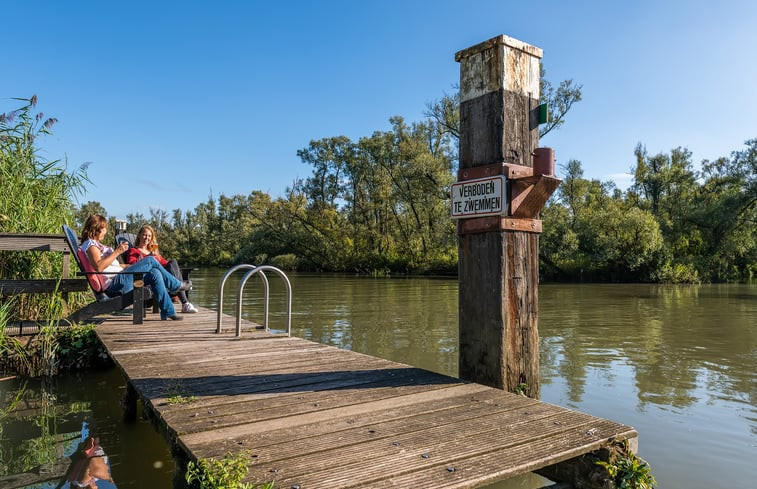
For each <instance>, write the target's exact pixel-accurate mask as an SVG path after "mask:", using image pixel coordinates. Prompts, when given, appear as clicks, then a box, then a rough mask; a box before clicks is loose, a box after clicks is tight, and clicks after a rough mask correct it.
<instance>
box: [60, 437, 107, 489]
mask: <svg viewBox="0 0 757 489" xmlns="http://www.w3.org/2000/svg"><path fill="white" fill-rule="evenodd" d="M81 439H82V441H81V443H79V446H77V447H76V451H74V453H73V454H71V455H70V456H69V458H70V459H71V463H70V465H69V466H68V470H66V474H65V475H64V476H63V477H62V478H61V480H60V482H59V483H58V485H57V486H55V489H76V488H82V487H83V488H87V489H115V488H116V485H115V484H114V483H113V477H112V476H111V473H110V463H109V462H108V456H107V455H105V450H103V448H102V447H101V446H100V438H98V437H95V436H91V435H90V434H89V429H88V428H87V425H86V423H84V426H83V427H82V434H81Z"/></svg>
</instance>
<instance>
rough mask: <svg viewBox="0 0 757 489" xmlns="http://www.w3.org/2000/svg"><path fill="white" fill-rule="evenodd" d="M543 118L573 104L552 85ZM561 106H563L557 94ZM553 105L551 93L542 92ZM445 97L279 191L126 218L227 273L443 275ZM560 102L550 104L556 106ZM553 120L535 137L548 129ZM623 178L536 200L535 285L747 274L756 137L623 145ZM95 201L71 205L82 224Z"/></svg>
mask: <svg viewBox="0 0 757 489" xmlns="http://www.w3.org/2000/svg"><path fill="white" fill-rule="evenodd" d="M560 88H562V92H561V94H560V95H558V91H557V90H553V91H552V92H551V93H552V97H553V99H554V98H555V97H558V98H560V100H562V105H560V104H559V103H554V105H553V107H555V110H563V111H564V112H562V113H561V114H555V115H554V116H553V119H552V120H553V121H555V120H558V121H559V122H561V121H562V120H563V117H564V115H565V112H567V110H569V108H570V105H571V104H572V103H573V102H575V101H576V100H580V87H576V86H575V85H572V84H571V83H565V82H564V83H563V84H561V86H560ZM571 100H572V102H571ZM553 102H554V100H553ZM457 107H458V105H457V99H456V95H445V96H444V97H443V98H442V99H441V100H439V101H437V102H435V103H433V104H430V105H429V107H428V111H427V114H426V116H427V117H426V119H425V120H422V121H420V122H414V123H408V122H406V121H405V120H404V119H403V118H401V117H394V118H392V119H391V120H390V128H389V129H388V130H386V131H376V132H374V133H373V134H372V135H370V136H366V137H362V138H360V139H359V140H358V141H352V140H350V139H349V138H347V137H345V136H335V137H329V138H323V139H320V140H315V141H311V142H310V144H309V145H308V146H307V147H306V148H303V149H301V150H299V151H298V152H297V154H298V156H299V157H300V158H301V160H302V162H303V163H305V164H307V165H309V166H310V167H311V168H312V173H311V174H310V176H309V177H307V178H303V179H300V180H297V181H295V183H294V184H293V185H292V186H291V187H290V188H288V189H287V190H286V193H285V195H284V196H282V197H279V198H275V199H274V198H272V197H271V196H270V195H268V194H266V193H264V192H260V191H253V192H251V193H250V194H249V195H233V196H226V195H220V196H219V197H218V198H214V197H212V196H211V197H209V198H208V200H207V201H206V202H203V203H200V204H199V205H198V206H197V207H195V209H194V210H192V211H187V212H182V211H180V210H174V211H173V213H172V214H171V215H169V214H168V213H166V212H165V211H162V210H151V211H150V215H149V216H144V215H141V214H133V215H129V216H128V217H127V220H128V227H129V229H130V230H132V231H136V229H137V228H138V227H139V225H140V224H141V223H144V222H146V223H149V224H151V225H152V226H153V227H155V228H156V229H157V230H158V235H159V236H160V238H161V246H162V248H163V249H164V250H165V251H166V252H167V253H169V254H170V255H171V256H173V257H177V258H178V259H179V260H180V261H181V262H183V263H188V264H193V265H205V266H208V265H210V266H221V267H227V266H230V265H232V264H236V263H253V264H273V265H275V266H279V267H282V268H286V269H297V270H305V271H327V272H351V273H370V274H396V273H403V274H404V273H411V274H432V273H433V274H454V273H456V271H457V236H456V228H455V224H454V222H453V221H452V220H451V219H450V210H449V189H450V185H451V184H452V182H453V181H454V179H455V174H456V169H457V168H456V162H457V153H456V152H457V138H458V134H459V132H458V129H459V126H458V123H459V112H458V111H457ZM560 107H562V109H560ZM555 127H556V125H555V124H554V123H553V124H552V125H550V126H547V127H545V128H543V129H542V135H544V134H546V132H548V131H549V130H551V129H553V128H555ZM633 160H634V163H633V164H632V165H631V168H630V171H631V172H632V174H633V182H632V184H631V185H630V187H629V188H628V189H627V190H625V191H622V190H620V189H619V188H618V187H617V186H616V185H615V184H614V183H613V182H611V181H608V182H601V181H599V180H596V179H587V178H585V177H584V174H583V169H582V168H581V163H580V161H577V160H571V161H569V162H568V163H567V164H565V165H564V166H563V167H561V168H560V169H559V172H558V173H559V174H560V177H561V178H562V179H563V182H562V184H561V185H560V187H559V188H558V191H557V192H556V193H555V195H554V196H553V197H552V199H550V201H549V202H548V204H547V205H546V207H545V208H544V210H543V212H542V214H541V218H542V219H543V228H544V232H543V234H542V235H541V237H540V267H541V270H540V274H541V278H542V280H543V281H594V282H597V281H599V282H621V281H622V282H661V283H699V282H724V281H746V280H750V279H751V278H753V277H754V274H755V273H756V272H757V233H756V231H755V229H756V228H755V221H757V204H756V202H757V180H756V179H755V175H757V139H752V140H749V141H746V142H745V146H744V148H742V149H737V150H735V151H733V152H732V153H731V155H730V156H724V157H722V158H719V159H717V160H715V161H702V162H701V164H700V165H699V168H696V167H695V164H694V161H693V160H692V155H691V152H690V151H688V150H687V149H686V148H683V147H677V148H674V149H672V150H671V151H670V152H669V153H660V154H654V155H652V154H649V153H648V152H647V150H646V148H645V147H644V146H643V144H641V143H640V144H639V145H638V146H637V147H636V149H635V151H634V153H633ZM93 205H95V206H96V205H98V204H97V203H88V204H87V205H85V206H83V207H82V209H81V210H80V213H79V218H80V219H83V218H86V216H87V215H88V214H89V213H90V212H91V211H92V210H93V209H92V208H91V207H92V206H93Z"/></svg>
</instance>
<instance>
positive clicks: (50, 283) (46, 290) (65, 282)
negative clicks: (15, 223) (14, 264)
mask: <svg viewBox="0 0 757 489" xmlns="http://www.w3.org/2000/svg"><path fill="white" fill-rule="evenodd" d="M0 251H38V252H46V251H56V252H60V253H63V269H62V271H61V278H60V279H21V280H17V279H6V278H0V295H18V294H51V293H53V292H55V291H58V292H61V293H62V294H63V299H64V300H66V301H67V300H68V293H69V292H84V291H86V290H87V289H88V288H89V286H88V285H87V281H86V280H85V279H81V278H70V276H71V249H70V248H69V247H68V244H67V243H66V239H65V236H63V235H62V234H11V233H0Z"/></svg>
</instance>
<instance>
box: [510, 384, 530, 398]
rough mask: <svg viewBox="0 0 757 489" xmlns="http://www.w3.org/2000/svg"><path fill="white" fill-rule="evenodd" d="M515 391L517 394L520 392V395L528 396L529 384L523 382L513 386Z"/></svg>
mask: <svg viewBox="0 0 757 489" xmlns="http://www.w3.org/2000/svg"><path fill="white" fill-rule="evenodd" d="M513 392H514V393H515V394H518V395H519V396H523V397H527V396H526V392H528V384H526V383H525V382H521V383H520V384H518V385H516V386H515V387H513Z"/></svg>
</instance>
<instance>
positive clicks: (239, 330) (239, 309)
mask: <svg viewBox="0 0 757 489" xmlns="http://www.w3.org/2000/svg"><path fill="white" fill-rule="evenodd" d="M266 270H269V271H271V272H275V273H277V274H278V275H279V276H280V277H281V278H282V279H283V280H284V284H285V285H286V289H287V336H291V331H292V284H291V283H289V278H288V277H287V276H286V274H285V273H284V272H282V271H281V270H279V269H278V268H276V267H273V266H271V265H260V266H259V267H254V268H253V269H252V270H250V271H249V272H247V273H245V274H244V277H242V281H241V282H239V295H238V297H237V299H238V300H237V337H240V336H242V292H244V285H245V283H247V280H248V279H249V278H250V277H252V276H253V275H255V274H256V273H260V276H261V277H265V274H264V273H263V271H266ZM263 284H264V285H265V323H264V324H265V330H266V331H268V280H267V279H264V280H263ZM219 310H220V308H219ZM219 324H220V323H219Z"/></svg>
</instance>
